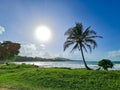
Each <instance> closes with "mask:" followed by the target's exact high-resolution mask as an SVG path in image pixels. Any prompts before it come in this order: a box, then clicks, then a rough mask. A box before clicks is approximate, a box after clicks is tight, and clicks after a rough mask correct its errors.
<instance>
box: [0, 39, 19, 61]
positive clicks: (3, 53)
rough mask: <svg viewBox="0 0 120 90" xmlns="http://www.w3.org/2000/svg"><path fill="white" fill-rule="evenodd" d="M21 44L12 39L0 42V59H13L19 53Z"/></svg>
mask: <svg viewBox="0 0 120 90" xmlns="http://www.w3.org/2000/svg"><path fill="white" fill-rule="evenodd" d="M19 49H20V44H19V43H14V42H11V41H4V42H3V43H0V60H5V61H6V62H7V61H9V60H13V59H14V58H15V57H16V56H17V55H18V54H19Z"/></svg>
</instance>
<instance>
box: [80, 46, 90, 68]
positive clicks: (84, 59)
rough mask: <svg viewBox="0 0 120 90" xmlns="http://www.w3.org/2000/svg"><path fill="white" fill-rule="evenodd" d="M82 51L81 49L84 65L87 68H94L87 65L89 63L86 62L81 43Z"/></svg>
mask: <svg viewBox="0 0 120 90" xmlns="http://www.w3.org/2000/svg"><path fill="white" fill-rule="evenodd" d="M80 51H81V54H82V58H83V62H84V65H85V67H86V69H87V70H92V69H91V68H89V67H88V66H87V63H86V61H85V58H84V54H83V49H82V45H81V44H80Z"/></svg>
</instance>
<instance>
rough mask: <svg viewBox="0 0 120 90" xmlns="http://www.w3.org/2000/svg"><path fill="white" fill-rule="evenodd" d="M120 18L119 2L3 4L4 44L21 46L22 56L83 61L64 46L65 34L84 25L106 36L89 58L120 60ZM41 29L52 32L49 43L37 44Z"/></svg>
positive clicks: (0, 33)
mask: <svg viewBox="0 0 120 90" xmlns="http://www.w3.org/2000/svg"><path fill="white" fill-rule="evenodd" d="M119 16H120V1H119V0H0V26H1V27H0V40H1V41H6V40H10V41H13V42H19V43H21V46H22V47H21V49H20V51H21V52H20V55H25V56H40V57H46V58H49V57H66V58H70V59H81V54H80V52H79V51H76V52H75V53H69V51H70V48H69V49H68V50H66V52H63V43H64V41H65V39H66V37H65V36H64V32H65V31H66V30H67V29H69V28H70V27H73V26H75V23H76V22H82V23H83V25H84V28H87V27H88V26H91V29H93V30H95V31H96V32H97V33H98V35H102V36H103V39H96V40H97V42H98V47H97V48H96V49H95V50H93V52H92V53H85V58H86V59H87V60H100V59H102V58H109V59H112V60H120V42H119V40H120V17H119ZM40 25H46V26H48V27H49V28H50V29H51V33H52V39H51V40H50V41H49V42H46V43H42V42H40V41H38V40H36V38H35V35H34V32H35V28H36V27H37V26H40Z"/></svg>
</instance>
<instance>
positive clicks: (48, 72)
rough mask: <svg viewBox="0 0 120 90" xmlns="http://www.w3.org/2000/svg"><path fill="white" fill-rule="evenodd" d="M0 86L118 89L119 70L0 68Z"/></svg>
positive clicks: (49, 89) (40, 89) (22, 89)
mask: <svg viewBox="0 0 120 90" xmlns="http://www.w3.org/2000/svg"><path fill="white" fill-rule="evenodd" d="M0 86H2V87H7V88H11V89H14V90H119V88H120V71H103V70H101V71H97V70H91V71H89V70H85V69H73V70H70V69H62V68H37V67H36V66H34V65H25V64H22V65H14V64H12V65H7V66H6V65H1V66H0Z"/></svg>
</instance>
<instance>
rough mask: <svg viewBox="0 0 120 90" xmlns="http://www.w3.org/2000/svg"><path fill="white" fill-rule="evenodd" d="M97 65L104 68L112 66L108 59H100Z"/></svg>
mask: <svg viewBox="0 0 120 90" xmlns="http://www.w3.org/2000/svg"><path fill="white" fill-rule="evenodd" d="M98 66H100V67H102V68H103V69H104V70H108V68H113V63H112V62H111V60H109V59H102V60H101V61H99V62H98Z"/></svg>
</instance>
